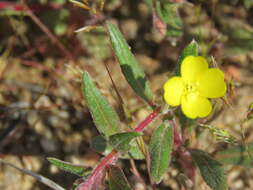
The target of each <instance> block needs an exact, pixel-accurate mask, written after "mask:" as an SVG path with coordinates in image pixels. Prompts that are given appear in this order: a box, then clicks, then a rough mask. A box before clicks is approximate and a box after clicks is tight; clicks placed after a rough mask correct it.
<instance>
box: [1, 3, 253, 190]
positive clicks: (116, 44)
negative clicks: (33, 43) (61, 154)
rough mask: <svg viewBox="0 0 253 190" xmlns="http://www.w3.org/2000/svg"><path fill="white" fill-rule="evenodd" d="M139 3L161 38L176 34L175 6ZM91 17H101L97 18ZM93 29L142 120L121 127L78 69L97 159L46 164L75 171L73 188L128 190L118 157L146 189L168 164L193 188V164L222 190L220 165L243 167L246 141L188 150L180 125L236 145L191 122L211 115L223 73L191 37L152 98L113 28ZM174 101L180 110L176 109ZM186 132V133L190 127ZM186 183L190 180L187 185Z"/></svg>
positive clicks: (252, 110)
mask: <svg viewBox="0 0 253 190" xmlns="http://www.w3.org/2000/svg"><path fill="white" fill-rule="evenodd" d="M146 1H147V2H149V5H150V6H151V7H152V6H155V7H152V10H153V11H154V12H153V14H154V15H153V16H154V17H159V18H160V22H156V24H157V25H156V27H158V28H159V26H161V24H162V26H164V24H166V25H167V26H166V27H165V29H166V31H163V30H161V31H160V32H162V33H166V34H167V35H168V36H179V35H181V34H182V32H181V29H182V22H181V19H180V18H177V19H175V20H176V22H175V23H174V22H172V23H171V20H173V19H171V18H172V17H175V16H177V15H178V14H177V13H178V12H177V7H178V5H176V4H175V3H172V2H170V3H168V2H167V1H162V0H161V1H151V0H146ZM70 2H72V3H74V4H75V5H76V6H79V7H81V8H83V9H85V10H88V11H89V12H90V13H91V14H93V15H95V16H97V17H98V16H99V14H100V13H101V12H102V9H103V6H104V3H105V0H101V5H100V6H99V8H96V6H94V4H93V3H91V2H90V1H88V0H83V2H81V1H76V0H70ZM153 2H155V3H153ZM91 5H92V6H91ZM154 8H155V9H154ZM172 10H174V12H173V11H172ZM168 13H169V14H168ZM158 20H159V19H158ZM99 21H101V22H102V21H103V20H99ZM156 21H157V20H156ZM98 23H99V22H98ZM96 24H97V23H96ZM97 27H98V26H97V25H94V26H92V25H89V26H85V27H83V28H81V29H79V30H77V31H76V32H90V31H91V30H96V29H97ZM99 27H100V29H101V28H102V29H103V30H105V31H106V35H107V36H108V38H109V39H110V44H111V49H112V51H113V53H114V54H115V57H116V59H117V61H118V63H119V65H120V69H121V72H122V74H123V76H124V77H125V79H126V81H127V82H128V84H129V87H130V88H132V90H133V91H134V92H135V93H136V95H137V96H139V98H140V99H142V100H143V103H144V104H145V105H146V107H147V109H149V110H150V113H149V114H148V115H147V116H146V118H145V119H144V120H142V121H139V124H138V125H137V126H135V127H133V126H130V127H129V129H128V130H125V129H123V128H122V126H121V122H124V121H121V120H120V118H121V117H119V115H118V113H117V112H116V111H115V109H114V108H113V107H112V106H111V105H110V104H109V102H108V101H107V99H106V98H105V97H104V96H103V95H102V93H101V92H100V90H99V89H98V88H97V86H96V84H95V82H94V80H93V79H92V77H91V76H90V74H89V73H88V72H87V71H84V72H83V73H82V80H81V81H82V84H81V85H80V89H82V92H83V97H84V100H85V103H86V105H87V107H88V109H89V111H90V114H91V116H92V119H93V121H94V124H95V126H96V129H97V130H98V132H99V133H100V135H99V136H98V137H96V138H94V139H93V140H92V142H91V147H92V148H93V149H94V150H95V151H97V152H99V153H101V154H103V156H104V157H103V158H102V159H101V160H100V162H99V163H98V164H97V166H96V167H95V168H85V167H83V166H79V165H78V166H77V165H73V164H71V163H68V162H65V161H61V160H58V159H56V158H48V161H49V162H50V163H51V164H53V165H54V166H56V167H58V168H60V169H62V170H64V171H66V172H70V173H73V174H75V175H77V176H79V178H78V180H77V181H76V182H75V183H74V185H73V189H75V190H103V189H109V190H131V189H133V188H132V186H131V184H130V183H129V182H128V179H127V176H125V174H124V171H123V169H124V168H123V169H122V168H121V167H120V166H119V165H118V164H117V163H118V160H119V159H128V160H130V163H131V167H132V171H133V175H136V176H137V177H138V178H139V179H141V180H140V181H142V184H143V185H144V187H145V188H146V189H151V188H153V189H155V188H156V186H157V185H158V184H159V183H161V182H162V180H163V177H164V176H165V174H166V173H167V172H169V169H170V168H171V167H172V166H175V167H177V169H178V170H179V171H180V172H181V173H180V175H181V176H183V178H180V180H179V183H180V186H185V188H184V189H190V188H192V187H194V186H195V183H194V182H195V177H196V175H197V174H196V173H197V169H198V170H199V171H200V174H201V176H202V177H203V179H204V181H205V182H206V184H207V185H208V186H209V187H210V188H211V189H213V190H227V189H228V185H227V179H226V172H225V170H224V168H223V165H222V164H228V165H231V164H233V165H239V164H242V165H246V166H247V165H250V164H251V163H252V160H253V159H252V158H251V157H250V156H248V152H249V151H251V152H252V151H253V144H250V145H249V146H243V145H236V146H233V147H230V148H228V149H226V150H225V151H218V152H217V153H216V155H214V156H213V155H211V154H209V153H207V152H205V151H203V150H200V149H194V148H191V147H190V146H191V144H190V143H189V142H190V141H191V139H190V138H189V139H187V137H186V136H185V133H186V130H185V129H187V127H189V126H188V123H189V122H191V123H193V124H194V126H195V127H201V129H202V130H204V129H207V130H209V132H210V133H212V134H213V136H214V137H215V139H216V140H218V141H222V142H224V143H228V144H235V143H237V142H238V141H237V139H236V138H234V137H233V136H231V134H230V133H229V132H228V131H226V130H224V129H219V128H216V127H215V126H212V125H209V124H208V123H205V121H207V120H204V121H203V120H201V122H200V120H198V119H199V118H206V117H208V116H209V115H211V114H212V113H213V112H214V111H215V110H214V109H213V103H214V102H215V101H216V99H217V98H222V97H224V96H225V94H226V92H227V85H226V82H225V79H224V73H223V71H222V70H221V69H219V68H217V67H211V65H210V64H209V63H208V61H207V58H206V57H203V56H200V55H199V53H198V44H197V42H196V41H194V40H193V41H192V42H191V43H189V44H188V45H186V47H185V48H184V49H183V51H182V53H181V55H180V57H179V58H178V62H177V64H176V71H175V75H174V76H172V77H170V78H168V79H167V81H165V83H164V84H160V88H161V89H163V93H162V95H160V96H156V95H154V93H153V91H152V89H151V87H150V85H149V81H148V79H147V77H146V75H145V73H144V71H143V70H142V68H141V66H140V64H139V63H138V61H137V59H136V58H135V56H134V54H133V53H132V52H131V48H130V47H129V46H128V44H127V41H126V40H125V38H124V36H123V35H122V33H121V32H120V30H119V28H118V27H117V25H115V24H113V23H112V22H108V21H107V22H106V23H103V25H102V26H101V25H99ZM160 29H161V28H160ZM162 29H164V27H162ZM172 29H173V30H172ZM169 31H170V32H169ZM108 48H109V47H108ZM106 68H107V71H108V74H109V75H110V71H109V68H108V67H107V66H106ZM110 78H111V82H112V85H113V86H114V89H115V91H116V94H117V95H118V100H119V104H120V109H121V113H123V114H124V116H126V117H127V115H129V114H128V112H127V105H126V103H125V101H124V100H123V99H122V97H121V96H120V93H119V92H118V90H117V84H116V83H115V82H114V80H113V78H112V76H111V75H110ZM161 100H162V101H161ZM158 102H159V103H158ZM179 106H180V107H181V109H179V108H178V107H179ZM181 111H182V112H181ZM181 113H183V115H182V114H181ZM130 117H131V115H130ZM252 118H253V104H251V105H250V107H249V109H248V112H247V116H246V118H245V120H244V121H242V123H241V126H242V125H243V124H244V123H246V122H247V121H249V120H250V119H252ZM156 119H159V122H160V123H159V125H157V126H153V127H154V130H153V131H152V135H151V137H148V138H146V134H145V133H144V130H145V129H147V127H148V126H150V125H154V123H153V121H154V120H156ZM187 132H189V133H190V131H187ZM143 137H145V138H143ZM144 139H145V140H144ZM187 142H188V143H187ZM231 152H232V154H230V157H228V156H227V155H229V153H231ZM236 153H237V154H236ZM238 155H239V156H238ZM224 157H225V158H224ZM135 160H143V162H145V163H146V167H147V173H148V175H146V176H149V179H148V180H146V179H145V180H144V179H143V178H142V176H141V175H140V173H139V172H138V167H136V165H135ZM172 161H173V162H172ZM0 162H1V163H4V164H7V165H10V166H11V167H13V168H16V169H18V170H21V171H22V172H24V173H27V174H28V175H31V176H33V177H35V178H37V179H38V180H39V181H41V182H42V183H44V184H46V185H48V186H49V187H51V188H52V189H54V190H65V189H64V188H63V187H61V186H59V185H58V184H56V183H55V182H53V181H51V180H49V179H47V178H45V177H43V176H40V175H38V174H34V173H32V172H31V171H28V170H22V169H20V168H18V167H16V166H14V165H11V164H10V163H8V162H6V161H3V160H2V159H0ZM147 181H148V182H147ZM189 181H190V183H188V182H189ZM196 189H198V187H196Z"/></svg>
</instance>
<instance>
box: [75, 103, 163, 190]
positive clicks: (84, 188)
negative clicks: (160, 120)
mask: <svg viewBox="0 0 253 190" xmlns="http://www.w3.org/2000/svg"><path fill="white" fill-rule="evenodd" d="M159 113H160V107H159V108H157V109H155V110H154V111H153V112H152V113H151V114H149V115H148V116H147V117H146V118H145V119H144V120H143V121H142V122H141V123H140V124H139V125H138V126H137V127H136V128H135V129H134V131H135V132H141V131H143V130H144V128H145V127H147V126H148V125H149V124H150V123H151V122H152V121H153V120H154V119H155V118H156V117H157V116H158V114H159ZM117 156H118V152H117V151H116V150H113V151H112V152H111V153H110V154H108V155H107V156H106V157H104V158H103V159H102V161H101V162H100V163H99V164H98V165H97V167H96V168H95V169H94V171H93V172H92V174H91V175H90V176H89V177H88V179H87V180H86V181H85V182H84V183H83V184H81V185H80V186H79V187H78V188H77V190H89V189H90V188H91V187H92V185H93V183H94V181H95V178H96V176H97V175H98V174H100V173H101V172H103V170H104V169H105V168H106V166H108V165H109V164H112V163H113V162H114V161H116V160H117Z"/></svg>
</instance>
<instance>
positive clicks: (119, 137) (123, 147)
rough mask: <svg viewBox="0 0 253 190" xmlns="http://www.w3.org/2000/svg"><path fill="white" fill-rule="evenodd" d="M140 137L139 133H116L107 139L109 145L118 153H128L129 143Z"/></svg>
mask: <svg viewBox="0 0 253 190" xmlns="http://www.w3.org/2000/svg"><path fill="white" fill-rule="evenodd" d="M139 136H141V133H138V132H125V133H118V134H115V135H112V136H110V137H109V142H110V144H111V145H112V146H113V147H114V148H115V149H116V150H118V151H122V152H125V151H128V150H129V149H130V142H131V141H132V140H133V139H134V138H136V137H139Z"/></svg>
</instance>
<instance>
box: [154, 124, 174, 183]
mask: <svg viewBox="0 0 253 190" xmlns="http://www.w3.org/2000/svg"><path fill="white" fill-rule="evenodd" d="M172 148H173V128H172V127H171V126H170V124H169V122H168V121H164V123H163V124H161V125H160V126H159V127H158V128H157V129H156V130H155V132H154V134H153V135H152V137H151V140H150V145H149V149H150V157H151V168H150V172H151V176H152V177H153V178H154V180H155V182H156V183H159V182H160V181H161V180H162V176H163V175H164V173H165V172H166V170H167V169H168V167H169V163H170V160H171V152H172Z"/></svg>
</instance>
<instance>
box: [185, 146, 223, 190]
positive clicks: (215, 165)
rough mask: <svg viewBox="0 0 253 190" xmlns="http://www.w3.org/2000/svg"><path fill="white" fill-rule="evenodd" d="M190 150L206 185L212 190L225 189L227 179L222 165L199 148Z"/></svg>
mask: <svg viewBox="0 0 253 190" xmlns="http://www.w3.org/2000/svg"><path fill="white" fill-rule="evenodd" d="M190 152H191V156H192V158H193V160H194V162H195V163H196V165H197V166H198V168H199V169H200V173H201V175H202V177H203V179H204V180H205V182H206V183H207V185H209V186H210V187H211V188H212V189H214V190H227V179H226V175H225V172H224V170H223V168H222V165H221V164H220V163H219V162H218V161H216V160H214V159H213V158H212V157H211V156H210V155H209V154H207V153H206V152H203V151H201V150H191V151H190Z"/></svg>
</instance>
